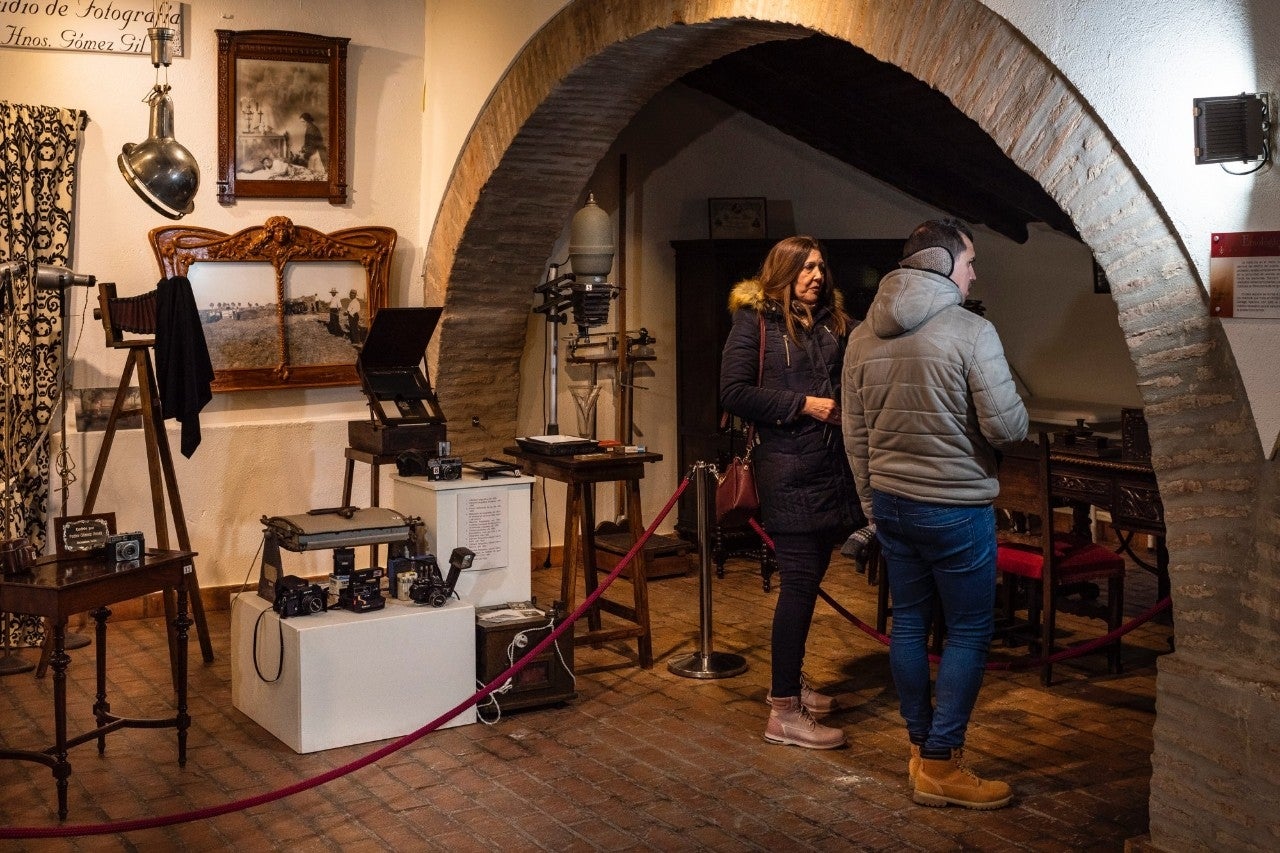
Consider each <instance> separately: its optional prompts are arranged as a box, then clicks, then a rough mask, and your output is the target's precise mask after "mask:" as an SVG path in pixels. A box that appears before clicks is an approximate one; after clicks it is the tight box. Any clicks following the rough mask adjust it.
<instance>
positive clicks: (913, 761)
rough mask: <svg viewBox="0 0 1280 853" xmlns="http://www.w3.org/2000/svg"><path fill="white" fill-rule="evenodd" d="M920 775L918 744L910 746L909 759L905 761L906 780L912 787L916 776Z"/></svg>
mask: <svg viewBox="0 0 1280 853" xmlns="http://www.w3.org/2000/svg"><path fill="white" fill-rule="evenodd" d="M919 773H920V744H918V743H913V744H911V757H910V758H908V759H907V778H908V779H910V780H911V784H912V786H914V785H915V784H916V776H917V775H918V774H919Z"/></svg>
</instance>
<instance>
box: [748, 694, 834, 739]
mask: <svg viewBox="0 0 1280 853" xmlns="http://www.w3.org/2000/svg"><path fill="white" fill-rule="evenodd" d="M769 705H770V706H771V707H772V710H771V711H769V722H768V724H767V725H765V728H764V739H765V740H767V741H769V743H785V744H790V745H792V746H803V747H804V748H805V749H835V748H836V747H838V746H844V742H845V739H844V731H843V730H841V729H836V728H832V727H831V726H823V725H819V724H818V721H817V720H815V719H814V718H813V715H812V714H810V713H809V709H808V708H806V707H804V705H802V704H800V697H799V696H788V697H786V698H784V699H770V700H769Z"/></svg>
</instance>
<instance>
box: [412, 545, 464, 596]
mask: <svg viewBox="0 0 1280 853" xmlns="http://www.w3.org/2000/svg"><path fill="white" fill-rule="evenodd" d="M475 558H476V554H475V552H474V551H472V550H471V549H470V548H454V549H453V553H452V554H450V555H449V576H448V577H447V578H446V577H442V576H441V574H440V564H439V563H438V562H437V561H436V558H435V556H434V555H432V554H424V555H423V556H422V558H421V559H420V561H419V562H418V568H417V575H418V576H417V577H416V578H414V580H413V583H411V584H410V585H409V598H410V599H412V600H413V601H414V602H416V603H418V604H430V605H431V606H432V607H443V606H444V605H445V602H447V601H448V600H449V598H450V597H451V596H453V594H454V592H453V590H454V587H456V586H457V585H458V577H459V576H460V575H461V574H462V572H463V571H464V570H466V569H469V568H471V564H472V563H473V562H474V561H475ZM415 559H416V558H415Z"/></svg>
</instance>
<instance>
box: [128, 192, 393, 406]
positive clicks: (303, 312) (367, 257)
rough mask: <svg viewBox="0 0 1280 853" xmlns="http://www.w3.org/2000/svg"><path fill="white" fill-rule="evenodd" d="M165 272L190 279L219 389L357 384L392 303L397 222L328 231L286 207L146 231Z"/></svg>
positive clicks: (237, 389) (215, 384)
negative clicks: (263, 217) (226, 223)
mask: <svg viewBox="0 0 1280 853" xmlns="http://www.w3.org/2000/svg"><path fill="white" fill-rule="evenodd" d="M149 239H150V242H151V248H152V251H153V252H154V253H155V256H156V261H157V263H158V264H159V266H160V272H161V274H162V275H163V276H165V277H166V278H172V277H174V276H186V277H187V278H189V279H190V280H191V290H192V294H193V295H194V297H195V302H196V310H197V312H198V314H199V317H200V324H201V329H202V330H203V331H204V335H205V342H206V344H207V345H208V348H209V357H210V360H211V361H212V362H213V373H214V381H213V383H212V388H213V390H214V391H244V390H253V389H261V388H308V387H319V386H327V385H356V384H359V381H360V380H359V376H358V375H357V373H356V366H355V365H356V356H357V354H358V353H359V351H360V347H361V345H362V344H363V342H364V336H365V335H366V334H367V333H368V330H369V326H370V324H371V322H372V320H373V316H374V314H376V313H377V311H378V310H379V309H381V308H384V307H385V306H386V304H387V298H388V288H389V284H388V282H389V280H390V270H391V260H392V255H393V252H394V250H395V244H396V232H395V230H394V229H391V228H388V227H385V226H380V225H370V226H364V227H357V228H344V229H342V230H339V231H334V232H331V233H328V234H325V233H322V232H320V231H317V230H316V229H314V228H308V227H306V226H302V225H295V224H294V223H293V221H292V220H290V219H289V218H288V217H285V216H273V217H271V218H270V219H268V220H267V221H266V223H265V224H263V225H260V226H256V227H253V228H246V229H244V230H243V231H238V232H236V233H235V234H224V233H222V232H221V231H215V230H213V229H211V228H198V227H191V226H178V225H174V226H162V227H160V228H154V229H152V230H151V232H150V234H149Z"/></svg>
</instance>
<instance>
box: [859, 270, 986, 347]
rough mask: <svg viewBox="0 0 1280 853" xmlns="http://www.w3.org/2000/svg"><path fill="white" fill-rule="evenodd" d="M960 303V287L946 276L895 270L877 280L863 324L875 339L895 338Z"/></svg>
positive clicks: (918, 271)
mask: <svg viewBox="0 0 1280 853" xmlns="http://www.w3.org/2000/svg"><path fill="white" fill-rule="evenodd" d="M963 301H964V300H962V299H961V298H960V288H958V287H956V284H955V282H953V281H952V280H951V279H949V278H947V277H946V276H943V275H939V274H938V273H936V272H929V271H926V270H914V269H907V268H902V269H896V270H894V271H893V272H891V273H889V274H888V275H886V276H885V277H884V278H883V279H882V280H881V281H880V289H879V290H878V291H877V292H876V298H875V301H874V302H872V303H871V308H870V309H869V310H868V311H867V320H866V322H867V323H868V324H869V325H870V326H871V331H873V332H875V334H876V337H877V338H895V337H897V336H898V335H901V334H902V333H903V332H909V331H911V330H912V329H916V328H919V327H920V325H921V324H923V323H924V322H925V321H926V320H928V319H929V318H930V317H932V316H933V315H935V314H937V313H938V312H939V311H942V310H944V309H946V308H950V307H951V306H953V305H960V304H961V303H962V302H963Z"/></svg>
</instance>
